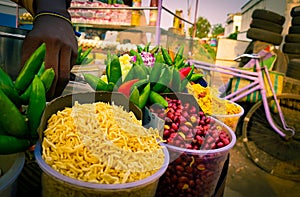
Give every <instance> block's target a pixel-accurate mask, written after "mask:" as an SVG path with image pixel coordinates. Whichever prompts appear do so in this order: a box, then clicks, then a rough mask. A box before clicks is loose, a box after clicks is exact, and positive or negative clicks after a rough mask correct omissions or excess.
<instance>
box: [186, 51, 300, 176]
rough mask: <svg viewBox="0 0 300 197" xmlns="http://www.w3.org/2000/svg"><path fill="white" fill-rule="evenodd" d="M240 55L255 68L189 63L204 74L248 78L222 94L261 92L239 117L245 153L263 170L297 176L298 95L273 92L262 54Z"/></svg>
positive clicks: (233, 98) (299, 149)
mask: <svg viewBox="0 0 300 197" xmlns="http://www.w3.org/2000/svg"><path fill="white" fill-rule="evenodd" d="M242 57H248V58H251V59H252V60H253V61H255V65H254V66H255V70H256V72H252V71H249V70H242V69H239V68H231V67H226V66H220V65H215V64H209V63H205V62H201V61H194V60H191V61H190V63H191V64H194V65H195V68H198V69H201V70H203V72H204V73H207V74H211V73H212V72H217V73H222V74H225V75H226V74H227V75H230V76H234V77H239V78H243V79H247V80H250V81H251V83H249V84H248V85H246V86H245V87H243V88H241V89H239V90H237V91H235V92H230V93H228V94H227V95H226V94H225V96H224V97H223V98H224V99H228V100H231V101H233V102H238V101H239V100H240V99H241V98H243V97H245V96H247V95H249V94H251V93H253V92H255V91H259V92H260V94H261V100H260V101H258V102H256V103H254V104H253V105H252V106H251V108H250V109H249V110H247V113H245V115H244V116H243V118H241V119H240V123H241V125H242V126H241V129H242V140H243V144H244V145H245V148H246V150H247V153H248V154H249V157H250V158H251V159H252V161H253V162H254V163H255V164H257V165H258V166H259V167H261V168H262V169H263V170H265V171H267V172H269V173H271V174H273V175H276V176H278V177H282V178H286V179H291V180H300V153H299V152H300V95H298V94H291V93H283V94H278V95H276V93H275V91H274V88H273V84H272V82H271V79H270V75H269V71H268V69H267V67H266V66H261V63H263V62H262V61H263V59H262V57H260V56H259V55H256V54H243V55H241V56H239V57H237V58H236V60H238V59H241V58H242ZM262 65H263V64H262ZM264 77H266V79H267V83H265V81H264ZM266 85H268V86H269V87H270V90H271V91H272V96H267V94H266V88H267V87H266ZM271 105H273V106H274V107H275V109H276V110H273V109H274V108H273V109H272V108H271V107H270V106H271Z"/></svg>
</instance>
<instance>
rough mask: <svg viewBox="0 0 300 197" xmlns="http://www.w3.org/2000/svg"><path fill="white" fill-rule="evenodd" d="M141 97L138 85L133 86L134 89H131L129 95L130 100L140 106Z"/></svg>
mask: <svg viewBox="0 0 300 197" xmlns="http://www.w3.org/2000/svg"><path fill="white" fill-rule="evenodd" d="M139 97H140V92H139V90H138V88H137V87H136V86H133V90H132V91H131V94H130V96H129V100H130V101H131V102H132V103H133V104H135V105H137V106H139Z"/></svg>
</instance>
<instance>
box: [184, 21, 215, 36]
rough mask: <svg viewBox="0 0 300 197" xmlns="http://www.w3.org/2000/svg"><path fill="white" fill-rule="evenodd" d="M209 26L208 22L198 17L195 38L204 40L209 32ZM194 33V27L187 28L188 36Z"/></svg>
mask: <svg viewBox="0 0 300 197" xmlns="http://www.w3.org/2000/svg"><path fill="white" fill-rule="evenodd" d="M210 28H211V25H210V23H209V21H208V20H207V19H206V18H204V17H201V16H200V17H199V18H198V20H197V22H196V33H195V37H197V38H205V37H207V35H208V33H209V31H210ZM193 32H194V26H193V27H190V28H189V34H190V36H191V37H192V36H193Z"/></svg>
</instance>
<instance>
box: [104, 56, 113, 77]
mask: <svg viewBox="0 0 300 197" xmlns="http://www.w3.org/2000/svg"><path fill="white" fill-rule="evenodd" d="M111 61H112V55H111V53H110V51H108V52H107V56H106V59H105V64H106V76H107V81H109V79H110V66H111Z"/></svg>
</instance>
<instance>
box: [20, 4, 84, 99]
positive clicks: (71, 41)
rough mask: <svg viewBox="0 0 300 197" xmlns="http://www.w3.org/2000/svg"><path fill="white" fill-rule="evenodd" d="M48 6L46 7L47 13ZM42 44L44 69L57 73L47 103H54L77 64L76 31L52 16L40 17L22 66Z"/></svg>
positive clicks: (25, 46)
mask: <svg viewBox="0 0 300 197" xmlns="http://www.w3.org/2000/svg"><path fill="white" fill-rule="evenodd" d="M43 1H44V0H41V1H38V2H43ZM46 1H47V0H46ZM46 1H45V2H46ZM54 1H57V0H54ZM58 1H60V2H62V1H61V0H58ZM48 2H49V1H48ZM48 2H46V3H48ZM50 3H51V6H53V5H54V4H53V2H50ZM49 6H50V5H47V6H46V7H47V9H49ZM38 11H39V9H38ZM40 11H41V10H40ZM42 11H43V10H42ZM54 11H56V12H58V11H57V10H54ZM59 11H60V10H59ZM64 14H65V13H64ZM42 43H46V57H45V67H46V68H50V67H52V68H54V70H55V80H54V82H53V84H52V87H51V89H50V90H49V91H48V93H47V100H51V99H52V98H54V97H57V96H60V95H61V93H62V92H63V90H64V88H65V87H66V85H67V84H68V82H69V78H70V71H71V69H72V67H73V65H74V64H75V63H76V58H77V50H78V43H77V39H76V37H75V33H74V30H73V27H72V25H71V24H70V23H69V22H68V21H67V20H65V19H63V18H60V17H57V16H52V15H40V16H39V17H37V18H36V20H35V22H34V26H33V29H32V30H31V31H30V32H29V33H28V35H27V36H26V38H25V40H24V42H23V51H22V65H24V63H25V61H26V60H27V59H28V58H29V57H30V55H31V54H32V53H33V52H34V51H35V50H36V49H37V48H38V47H39V46H40V45H41V44H42Z"/></svg>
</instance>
